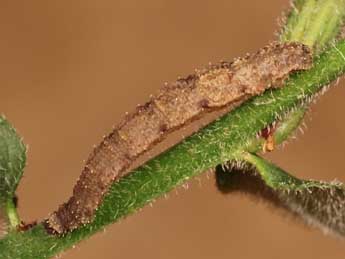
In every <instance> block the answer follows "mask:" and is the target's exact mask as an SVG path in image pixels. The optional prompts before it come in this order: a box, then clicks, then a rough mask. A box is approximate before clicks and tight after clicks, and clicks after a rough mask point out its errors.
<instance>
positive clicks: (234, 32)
mask: <svg viewBox="0 0 345 259" xmlns="http://www.w3.org/2000/svg"><path fill="white" fill-rule="evenodd" d="M287 6H288V1H287V0H279V1H277V0H269V1H268V0H266V1H233V0H227V1H221V0H214V1H210V0H209V1H200V0H189V1H182V0H178V1H177V0H175V1H168V0H146V1H128V0H127V1H119V0H117V1H110V0H98V1H91V0H83V1H77V0H73V1H71V0H70V1H45V0H33V1H10V0H2V1H1V2H0V32H1V36H0V71H1V77H0V89H1V91H0V105H1V106H0V112H2V113H4V114H5V115H6V116H7V118H8V119H9V120H10V121H11V122H12V123H13V124H14V125H15V126H16V128H17V129H18V131H19V132H20V134H22V136H23V137H24V139H25V142H26V143H27V144H28V145H29V153H28V166H27V168H26V171H25V177H24V178H23V180H22V182H21V185H20V188H19V190H18V195H19V198H20V213H21V215H22V217H23V218H24V220H27V221H30V220H33V219H42V218H43V217H45V216H47V215H48V213H49V212H51V211H52V210H54V209H56V208H57V206H58V205H59V204H60V203H62V202H63V201H65V200H66V199H67V198H68V197H69V195H70V193H71V190H72V187H73V185H74V182H75V181H76V179H77V177H78V175H79V172H80V171H81V168H82V165H83V159H85V158H86V157H87V155H88V153H89V152H90V151H91V147H92V145H93V144H96V143H98V142H99V141H100V139H101V137H102V135H103V134H105V133H108V132H109V131H110V129H111V127H112V125H113V124H115V123H116V122H118V121H119V120H120V118H121V116H122V115H123V114H124V113H125V112H126V111H130V110H133V108H134V107H135V105H136V104H137V103H143V102H144V101H145V100H146V99H147V97H148V96H149V94H151V93H153V92H155V91H156V90H157V89H158V88H159V87H160V86H161V85H162V83H163V82H164V81H172V80H174V79H176V78H177V76H178V75H185V74H188V73H190V72H192V71H193V69H194V68H196V67H202V66H203V65H205V64H207V63H208V62H209V61H218V60H220V59H231V58H233V57H234V56H237V55H241V54H243V53H245V52H252V51H254V50H256V49H257V48H259V47H260V46H262V45H264V44H265V43H267V42H268V41H269V40H272V39H273V32H274V31H276V30H277V17H278V16H279V15H280V13H281V11H282V10H284V9H285V8H286V7H287ZM343 84H344V83H341V84H340V85H338V86H337V87H333V88H332V89H331V91H329V92H328V93H327V94H326V95H325V96H324V97H323V98H321V100H320V101H319V102H318V103H317V105H314V106H313V109H312V112H311V113H310V114H309V116H308V117H312V118H313V120H312V121H311V120H310V119H307V124H308V131H307V134H305V135H304V136H300V137H299V140H298V141H292V143H290V145H289V146H288V147H286V148H285V149H284V152H282V151H281V150H280V151H277V152H274V154H272V155H270V158H271V159H272V160H274V161H275V162H277V163H278V164H279V165H281V166H282V167H283V168H285V169H287V170H288V171H290V172H292V173H294V174H295V175H298V176H300V177H306V178H315V179H322V180H333V179H334V178H337V179H339V180H341V181H345V174H344V173H343V172H344V166H343V162H344V161H343V160H344V146H345V131H344V130H343V129H344V126H345V123H344V120H343V118H342V117H339V114H340V111H341V110H343V109H344V107H345V106H344V101H343V98H344V96H345V89H344V88H343V87H342V85H343ZM341 114H342V115H343V113H341ZM310 115H311V116H310ZM177 192H178V195H176V192H173V193H171V194H170V195H169V198H168V199H167V200H165V199H162V200H159V201H158V202H156V203H155V205H154V206H153V208H150V207H147V208H145V209H144V210H143V211H142V212H140V213H138V214H136V215H134V216H131V217H129V218H127V219H125V220H122V221H121V222H120V223H118V224H114V225H112V226H110V227H108V228H107V229H106V231H105V232H104V233H99V234H97V235H95V236H93V237H92V238H90V239H89V240H87V241H84V242H82V243H81V244H80V245H78V246H77V247H76V248H75V249H72V250H70V251H68V252H66V253H64V254H63V255H62V258H65V259H72V258H74V259H77V258H84V259H86V258H104V259H108V258H109V259H110V258H123V259H126V258H138V257H140V258H150V259H153V258H157V259H158V258H164V259H165V258H166V259H170V258H171V259H172V258H181V259H182V258H198V259H202V258H220V259H221V258H237V259H242V258H265V259H275V258H289V259H290V258H304V259H307V258H314V259H317V258H320V259H321V258H344V256H345V246H344V242H343V241H340V240H337V239H335V238H332V237H327V236H324V235H323V234H321V232H320V231H317V230H312V229H309V228H306V227H304V226H303V225H301V224H297V223H295V222H294V221H292V220H291V219H288V218H287V217H284V216H282V215H281V214H280V213H276V212H274V211H272V210H271V209H268V208H267V206H266V205H265V204H261V203H257V202H256V201H253V200H250V199H248V198H246V197H242V196H240V195H228V196H223V195H221V194H220V193H219V192H217V190H216V188H215V185H214V179H213V176H211V175H210V177H209V178H208V177H206V176H203V177H202V178H201V186H200V185H199V184H198V181H196V180H194V181H192V183H191V188H189V190H188V191H185V190H184V189H182V188H180V189H178V191H177Z"/></svg>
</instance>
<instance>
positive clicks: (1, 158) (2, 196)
mask: <svg viewBox="0 0 345 259" xmlns="http://www.w3.org/2000/svg"><path fill="white" fill-rule="evenodd" d="M25 161H26V147H25V145H24V144H23V142H22V140H21V138H20V137H19V136H18V134H17V132H16V130H15V129H14V128H13V127H12V126H11V125H10V124H9V122H8V121H7V120H6V119H5V118H4V117H3V116H0V201H2V202H5V201H7V200H12V198H13V196H14V193H15V191H16V189H17V186H18V183H19V181H20V179H21V177H22V175H23V169H24V166H25Z"/></svg>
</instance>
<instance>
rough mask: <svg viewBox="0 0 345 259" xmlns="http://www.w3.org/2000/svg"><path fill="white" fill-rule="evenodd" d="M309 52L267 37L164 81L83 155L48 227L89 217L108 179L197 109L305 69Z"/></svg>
mask: <svg viewBox="0 0 345 259" xmlns="http://www.w3.org/2000/svg"><path fill="white" fill-rule="evenodd" d="M311 64H312V55H311V53H310V50H309V48H308V47H306V46H305V45H302V44H299V43H285V44H280V43H272V44H269V45H267V46H266V47H264V48H262V49H260V50H259V51H258V52H257V53H255V54H253V55H247V56H246V57H245V58H239V59H236V60H235V61H233V62H231V63H229V62H222V63H219V64H217V65H212V66H209V67H207V68H205V69H203V70H200V71H197V72H196V74H194V75H190V76H188V77H186V78H183V79H179V80H177V81H176V82H173V83H170V84H167V85H166V86H164V87H163V88H162V89H161V90H160V91H159V92H158V94H157V95H155V96H153V97H152V98H151V100H150V101H149V102H147V103H146V104H145V105H143V106H140V107H138V108H137V110H136V112H134V113H132V114H130V115H128V116H126V117H125V118H124V120H123V121H122V123H120V124H119V125H118V126H117V127H116V129H115V130H114V131H113V132H112V133H110V135H108V136H106V137H105V138H104V140H103V141H102V142H101V144H100V145H99V146H98V147H96V148H95V149H94V151H93V152H92V154H91V155H90V157H89V158H88V160H87V162H86V165H85V167H84V170H83V172H82V174H81V176H80V178H79V180H78V182H77V184H76V185H75V187H74V189H73V196H72V197H71V198H70V199H69V200H68V201H67V202H66V203H64V204H63V205H61V206H60V207H59V209H58V210H57V211H56V212H54V213H53V214H52V215H50V217H49V218H48V219H47V220H46V221H45V225H46V228H47V230H48V231H49V232H50V233H57V234H64V233H66V232H68V231H71V230H73V229H76V228H78V227H79V226H81V225H83V224H86V223H89V222H90V221H92V219H93V217H94V214H95V211H96V209H97V208H98V206H99V204H100V203H101V201H102V199H103V197H104V195H105V193H106V192H107V191H108V189H109V188H110V186H111V184H112V183H113V182H114V181H116V180H118V179H119V178H120V177H122V176H123V175H125V174H126V173H127V169H128V168H129V167H130V166H131V165H132V164H133V162H134V161H135V160H136V158H137V157H138V156H139V155H141V154H143V153H144V152H145V151H147V150H149V149H150V148H152V146H153V145H155V144H156V143H157V142H159V141H161V140H162V139H163V138H164V137H165V136H166V135H167V133H168V132H171V131H173V130H176V129H178V128H180V127H182V126H184V125H185V124H186V123H187V122H189V121H192V120H194V119H196V118H197V117H199V116H200V115H201V114H202V113H203V112H207V111H213V110H215V109H219V108H222V107H225V106H226V107H228V106H229V105H233V104H234V103H237V104H241V103H242V102H244V101H245V100H247V99H248V98H250V97H252V96H255V95H259V94H261V93H263V92H264V91H265V90H266V89H268V88H271V87H278V86H281V83H282V82H283V81H284V80H285V79H286V78H287V77H288V75H289V74H290V73H291V72H292V71H296V70H303V69H308V68H309V67H310V66H311Z"/></svg>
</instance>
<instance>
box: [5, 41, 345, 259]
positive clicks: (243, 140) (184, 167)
mask: <svg viewBox="0 0 345 259" xmlns="http://www.w3.org/2000/svg"><path fill="white" fill-rule="evenodd" d="M340 53H341V54H343V55H345V42H339V43H338V44H337V45H336V48H334V47H333V48H331V49H329V50H328V51H326V52H325V53H323V54H322V55H321V56H320V57H319V58H318V59H317V60H315V65H314V67H313V68H312V69H311V70H309V71H305V72H301V73H298V74H296V75H294V76H292V77H291V78H290V80H289V81H288V82H287V84H286V86H285V87H283V88H281V89H277V90H273V91H269V92H267V93H265V94H264V95H262V96H258V97H255V98H253V99H252V100H251V101H249V102H247V103H246V104H244V105H242V106H241V107H239V108H238V109H236V110H234V111H233V112H231V113H229V114H227V115H225V116H224V117H222V118H221V119H219V120H218V121H216V122H214V123H212V124H210V125H209V126H207V127H206V128H204V129H202V130H201V131H200V132H198V133H197V134H195V135H193V136H191V137H189V138H187V139H186V140H185V141H183V142H182V143H181V144H180V145H178V146H175V147H173V148H171V149H170V150H168V151H167V152H165V153H162V154H161V155H159V156H157V157H156V158H155V159H153V160H151V161H149V162H148V163H147V164H145V165H144V166H142V167H140V168H138V169H137V170H135V171H134V172H133V173H132V174H130V175H128V176H127V177H124V178H122V179H121V181H119V182H118V183H115V184H114V185H113V186H112V188H111V191H110V192H109V194H108V195H107V196H106V198H105V200H104V202H103V204H102V206H101V207H100V208H99V210H98V211H97V214H96V218H95V220H94V221H93V222H92V223H91V224H88V225H86V226H85V227H82V228H80V229H78V230H76V231H73V232H72V233H69V234H67V235H66V236H64V237H55V236H52V235H49V234H47V233H46V231H45V230H44V228H43V226H42V225H41V224H39V225H38V226H36V227H34V228H33V229H32V230H30V231H27V232H24V233H10V234H9V235H8V236H6V237H5V238H4V239H3V240H0V251H1V254H0V255H1V256H2V257H1V258H18V259H20V258H49V257H51V256H54V255H56V254H57V253H58V252H60V251H63V250H64V249H66V248H68V247H71V246H72V245H74V244H75V243H77V242H78V241H80V240H82V239H84V238H86V237H87V236H89V235H91V234H93V233H95V232H96V231H99V230H100V229H102V228H103V227H105V226H106V225H108V224H110V223H113V222H115V221H118V220H119V219H121V218H123V217H124V216H127V215H129V214H131V213H133V212H135V211H136V210H137V209H138V208H141V207H142V206H144V205H145V204H147V203H150V202H152V201H153V200H154V199H155V198H158V197H159V196H161V195H162V194H164V193H166V192H169V191H170V190H172V189H173V188H175V187H176V186H178V185H181V184H182V183H183V182H185V181H186V180H188V179H190V178H191V177H193V176H196V175H198V174H200V173H201V172H203V171H205V170H206V169H208V168H213V167H215V166H216V165H217V164H221V163H224V162H226V161H228V160H231V159H233V158H234V157H235V156H236V154H239V153H242V152H243V150H244V149H245V147H246V146H247V144H248V140H250V139H253V138H255V136H256V134H257V132H259V131H260V130H261V129H262V128H264V127H265V126H266V125H268V124H270V123H272V122H273V121H275V120H276V118H277V117H282V116H284V115H285V114H287V113H288V112H289V111H291V110H292V109H294V107H296V106H298V105H301V104H303V103H305V102H306V100H307V99H308V98H311V97H312V96H313V95H314V94H316V93H317V92H318V91H320V89H321V88H322V87H323V86H324V85H327V84H329V83H330V82H331V81H332V80H334V79H336V78H337V77H338V76H339V75H340V74H342V73H343V72H344V70H345V60H344V59H343V57H342V55H340ZM267 103H269V104H270V105H267ZM258 118H260V119H258Z"/></svg>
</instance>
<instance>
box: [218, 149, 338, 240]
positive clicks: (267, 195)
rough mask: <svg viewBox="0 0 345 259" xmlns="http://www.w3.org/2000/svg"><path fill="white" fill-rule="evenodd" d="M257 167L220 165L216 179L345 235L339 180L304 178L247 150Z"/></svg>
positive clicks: (230, 188) (228, 187)
mask: <svg viewBox="0 0 345 259" xmlns="http://www.w3.org/2000/svg"><path fill="white" fill-rule="evenodd" d="M244 157H245V159H246V161H247V162H248V163H249V164H250V165H253V166H254V167H255V168H251V167H248V164H247V166H246V167H242V168H235V169H233V170H228V169H226V168H224V167H221V166H218V167H217V168H216V180H217V185H218V187H219V189H220V190H221V191H222V192H224V193H230V192H234V191H239V192H244V193H246V194H250V195H253V196H254V197H257V198H261V199H264V200H266V201H269V202H270V203H272V204H273V205H275V206H276V207H279V208H282V209H284V210H285V211H288V212H289V213H292V214H293V215H294V216H295V217H298V218H300V219H302V220H304V222H305V223H307V224H309V225H312V226H315V227H318V228H320V229H321V230H322V231H324V232H326V233H333V234H336V235H339V236H345V186H344V185H343V184H341V183H338V182H330V183H327V182H321V181H313V180H301V179H298V178H296V177H293V176H292V175H290V174H288V173H287V172H285V171H284V170H282V169H281V168H279V167H277V166H276V165H274V164H272V163H270V162H268V161H266V160H264V159H263V158H261V157H259V156H256V155H253V154H246V155H245V156H244Z"/></svg>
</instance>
